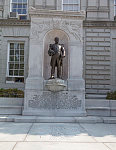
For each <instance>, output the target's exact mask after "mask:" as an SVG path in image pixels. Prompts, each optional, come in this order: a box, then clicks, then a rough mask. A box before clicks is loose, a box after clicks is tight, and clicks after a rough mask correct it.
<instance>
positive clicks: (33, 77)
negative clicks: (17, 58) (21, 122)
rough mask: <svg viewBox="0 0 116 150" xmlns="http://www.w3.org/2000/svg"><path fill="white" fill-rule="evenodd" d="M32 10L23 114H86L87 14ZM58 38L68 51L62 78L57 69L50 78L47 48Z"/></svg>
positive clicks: (30, 11)
mask: <svg viewBox="0 0 116 150" xmlns="http://www.w3.org/2000/svg"><path fill="white" fill-rule="evenodd" d="M29 13H30V17H31V29H30V32H31V35H30V49H29V72H28V77H27V79H26V85H25V102H24V110H23V115H39V116H83V115H86V112H85V81H84V79H83V20H84V18H85V13H84V12H63V11H55V10H51V11H50V10H49V11H48V10H38V9H33V8H31V9H30V10H29ZM55 37H59V39H60V42H59V43H60V44H61V45H64V47H65V51H66V57H65V58H64V59H63V66H62V67H63V70H62V79H60V78H61V72H58V73H57V76H56V77H58V78H55V73H54V72H55V70H52V74H51V79H49V77H50V72H51V68H50V65H49V63H50V57H49V56H48V49H49V46H50V44H52V45H53V44H54V38H55ZM57 67H58V66H57ZM60 67H61V66H60ZM60 69H61V68H60ZM54 78H55V79H54Z"/></svg>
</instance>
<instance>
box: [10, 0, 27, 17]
mask: <svg viewBox="0 0 116 150" xmlns="http://www.w3.org/2000/svg"><path fill="white" fill-rule="evenodd" d="M13 3H14V4H20V3H18V2H12V0H10V12H12V4H13ZM21 4H27V9H26V11H27V13H26V14H24V15H27V14H28V4H29V2H28V0H27V3H21ZM19 9H20V8H19ZM17 13H18V12H17ZM18 15H22V14H18Z"/></svg>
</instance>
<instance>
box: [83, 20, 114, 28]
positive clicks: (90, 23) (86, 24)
mask: <svg viewBox="0 0 116 150" xmlns="http://www.w3.org/2000/svg"><path fill="white" fill-rule="evenodd" d="M83 26H84V27H103V28H105V27H115V28H116V21H84V22H83Z"/></svg>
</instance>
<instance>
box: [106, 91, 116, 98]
mask: <svg viewBox="0 0 116 150" xmlns="http://www.w3.org/2000/svg"><path fill="white" fill-rule="evenodd" d="M106 99H111V100H116V91H114V92H108V93H107V97H106Z"/></svg>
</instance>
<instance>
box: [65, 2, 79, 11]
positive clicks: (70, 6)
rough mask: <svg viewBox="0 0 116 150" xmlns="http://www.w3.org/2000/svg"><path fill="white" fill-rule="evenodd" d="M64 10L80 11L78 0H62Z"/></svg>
mask: <svg viewBox="0 0 116 150" xmlns="http://www.w3.org/2000/svg"><path fill="white" fill-rule="evenodd" d="M63 10H64V11H80V0H63Z"/></svg>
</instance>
